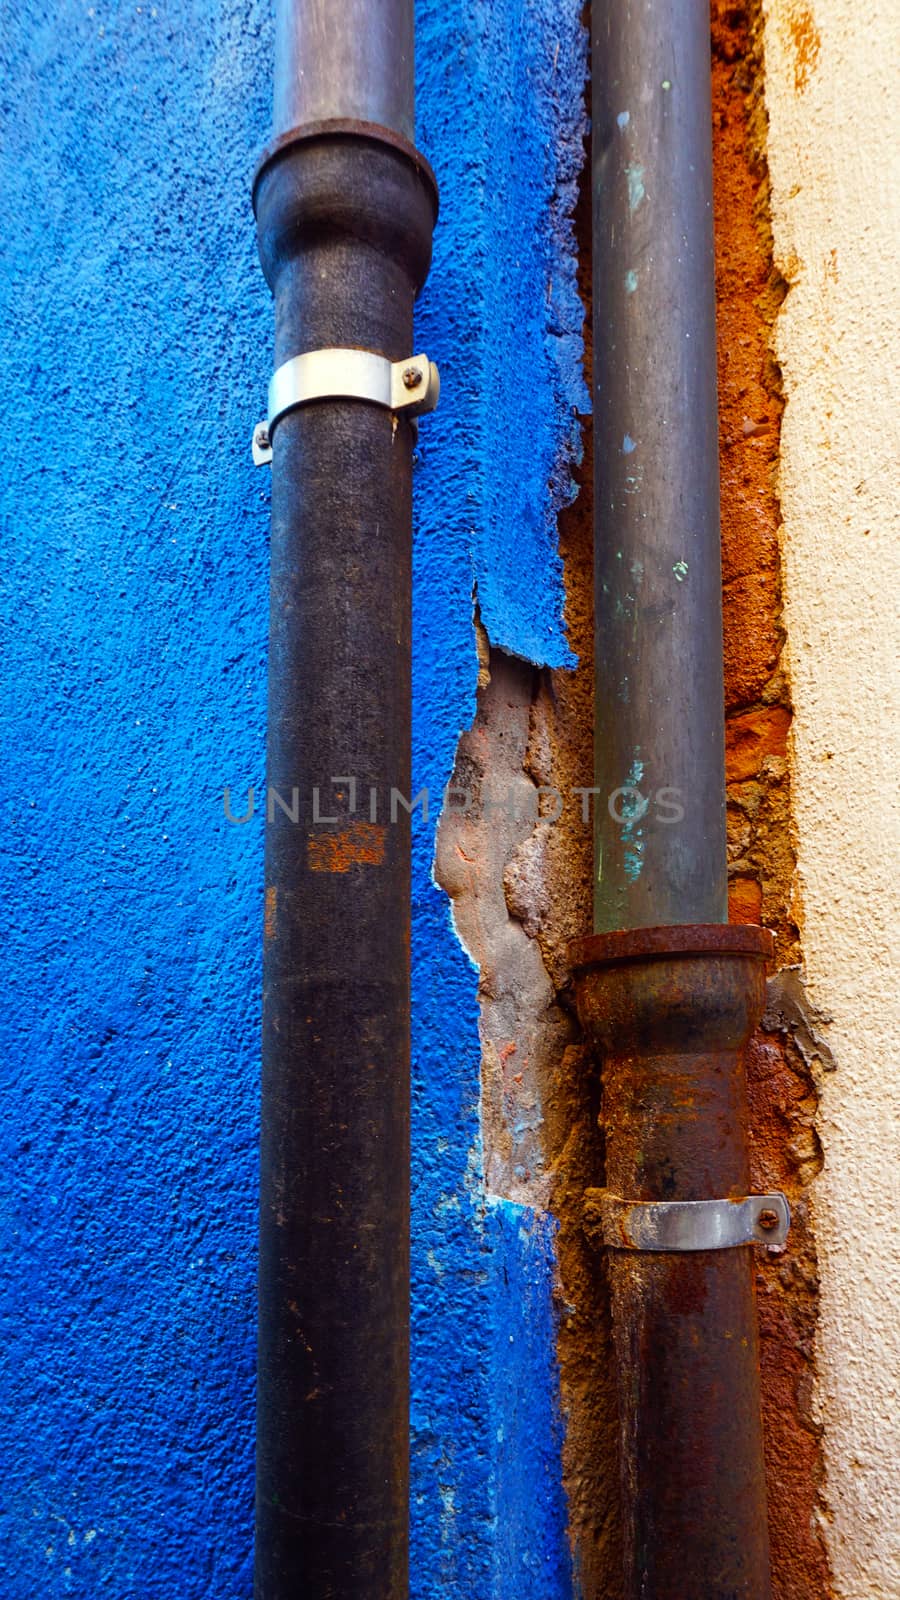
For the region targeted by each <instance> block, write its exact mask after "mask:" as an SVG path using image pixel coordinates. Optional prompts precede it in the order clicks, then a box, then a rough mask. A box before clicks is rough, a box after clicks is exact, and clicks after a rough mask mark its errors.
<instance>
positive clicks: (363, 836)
mask: <svg viewBox="0 0 900 1600" xmlns="http://www.w3.org/2000/svg"><path fill="white" fill-rule="evenodd" d="M384 849H385V830H384V828H383V827H381V826H380V825H378V824H376V823H372V822H353V823H351V824H350V826H349V828H339V829H335V831H334V833H311V834H310V835H309V837H308V839H307V841H306V864H307V866H308V867H309V870H310V872H349V871H350V868H351V867H380V866H381V864H382V862H383V861H384Z"/></svg>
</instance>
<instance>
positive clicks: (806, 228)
mask: <svg viewBox="0 0 900 1600" xmlns="http://www.w3.org/2000/svg"><path fill="white" fill-rule="evenodd" d="M764 19H765V32H764V42H765V58H766V98H767V110H768V119H769V141H768V162H769V170H770V175H771V183H772V222H773V231H774V241H775V258H776V264H777V266H778V267H779V268H780V270H781V272H782V273H783V274H784V277H785V278H786V280H787V282H788V284H789V286H790V287H789V291H788V294H787V297H786V299H785V302H784V305H783V308H782V310H781V312H780V314H779V317H778V320H777V324H776V331H775V343H776V355H777V359H778V361H779V364H780V367H781V371H782V374H783V380H784V393H785V399H786V407H785V412H784V419H783V427H782V452H781V467H780V496H781V506H782V514H783V523H784V525H783V581H784V602H785V610H784V620H785V624H786V630H787V638H788V652H789V668H790V677H791V684H792V693H793V705H794V721H793V727H792V735H791V741H790V757H791V764H792V775H793V804H794V818H795V825H796V845H797V858H798V870H797V878H796V911H797V920H798V922H799V924H800V928H801V935H802V951H803V976H804V982H805V987H806V991H807V993H808V995H809V996H810V998H811V1001H812V1003H813V1005H814V1006H815V1008H816V1011H817V1013H818V1015H819V1016H820V1017H827V1018H829V1019H830V1020H829V1021H828V1023H827V1024H823V1026H822V1036H823V1038H824V1040H825V1042H826V1044H827V1049H828V1051H829V1052H830V1056H831V1058H832V1061H833V1066H834V1070H833V1071H827V1070H826V1067H827V1066H828V1065H829V1062H828V1061H827V1060H826V1059H825V1057H824V1053H823V1059H822V1061H821V1064H820V1067H819V1072H820V1091H821V1103H820V1112H819V1134H820V1137H821V1141H822V1146H823V1150H824V1165H823V1168H822V1171H821V1174H820V1176H819V1177H818V1178H817V1179H816V1181H815V1183H814V1185H813V1188H812V1194H813V1201H814V1208H815V1214H816V1228H817V1243H818V1252H819V1266H820V1273H821V1317H820V1323H819V1333H818V1352H817V1356H818V1375H819V1376H818V1394H817V1406H818V1413H819V1417H820V1420H821V1423H822V1425H823V1427H824V1446H825V1460H826V1486H825V1497H826V1510H825V1512H824V1514H823V1515H824V1521H825V1530H826V1537H827V1542H828V1546H829V1552H830V1557H831V1563H832V1568H833V1574H834V1586H835V1592H836V1593H837V1594H838V1595H839V1596H841V1597H842V1600H889V1597H890V1600H896V1596H897V1595H898V1594H900V1480H898V1475H897V1470H896V1463H897V1459H898V1456H900V1420H898V1419H900V1411H898V1404H897V1376H898V1372H900V1317H898V1296H900V1224H898V1201H900V1176H898V1174H900V1148H898V1144H900V1137H898V1127H900V1083H898V1075H897V1072H896V1065H895V1059H894V1057H895V1053H896V1040H897V1037H898V1030H900V986H898V983H897V967H896V961H895V959H894V954H893V939H892V936H893V932H894V929H893V922H892V916H893V912H894V908H895V896H894V893H893V887H894V883H895V881H896V869H895V862H896V858H897V854H898V845H900V828H898V818H897V809H896V802H895V793H896V760H897V725H898V724H897V709H898V687H900V684H898V672H897V666H896V663H897V660H898V644H900V641H898V637H897V631H898V630H897V605H896V597H897V594H898V592H900V539H898V533H900V528H898V512H897V498H896V463H897V459H898V455H900V448H898V447H900V428H898V406H897V402H898V383H897V376H896V373H897V367H898V360H900V305H898V297H897V287H896V286H897V275H896V255H897V241H898V238H900V199H898V196H900V170H898V168H900V161H898V150H900V100H898V96H897V85H896V63H897V59H898V55H900V11H898V9H897V7H896V5H895V4H894V0H873V3H872V4H870V5H868V6H866V7H860V6H858V5H856V4H854V3H853V0H816V3H815V5H814V7H813V8H812V9H810V7H809V6H808V5H806V4H803V3H798V0H767V3H766V4H765V5H764ZM891 263H894V265H893V266H892V265H891Z"/></svg>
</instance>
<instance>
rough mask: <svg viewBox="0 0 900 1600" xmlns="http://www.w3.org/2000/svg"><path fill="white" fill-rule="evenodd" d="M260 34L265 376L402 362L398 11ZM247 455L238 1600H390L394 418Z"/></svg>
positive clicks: (425, 258) (405, 1000)
mask: <svg viewBox="0 0 900 1600" xmlns="http://www.w3.org/2000/svg"><path fill="white" fill-rule="evenodd" d="M363 9H364V10H365V15H363ZM326 11H327V17H326V15H325V13H326ZM338 13H341V15H342V16H343V18H344V22H346V21H347V20H348V18H350V14H351V13H354V14H357V13H358V15H356V21H357V23H358V27H357V29H356V35H355V39H354V47H353V50H352V51H350V52H349V53H345V52H344V50H343V43H342V41H344V30H343V26H342V24H341V20H340V18H339V16H338ZM351 20H352V18H351ZM376 23H377V25H376ZM278 40H279V63H278V71H277V75H276V76H277V80H278V91H277V96H276V128H275V134H276V137H275V139H274V141H273V143H272V145H271V146H270V147H269V149H268V150H267V151H266V152H265V154H264V156H263V159H262V161H261V163H260V167H259V169H258V173H257V178H256V183H255V186H254V206H255V211H256V218H257V228H258V240H259V252H260V258H261V261H262V265H263V270H264V272H265V275H266V278H267V281H268V283H269V285H270V288H271V290H272V294H273V297H274V302H275V362H274V364H275V366H276V367H278V366H280V365H281V364H282V363H284V362H287V361H288V360H290V359H291V358H293V357H295V356H299V355H302V354H304V353H305V352H307V351H314V350H331V349H339V350H340V349H348V348H349V349H352V350H362V351H369V352H374V353H375V354H376V355H377V356H381V357H386V358H387V359H388V360H389V361H391V362H399V361H403V360H406V359H407V358H408V357H410V356H411V355H412V354H413V301H414V298H415V294H416V291H417V290H418V288H419V287H420V285H421V284H422V282H423V281H424V278H425V275H426V273H427V270H428V265H429V260H430V253H431V235H432V229H433V225H434V220H435V214H436V191H435V187H434V181H433V178H432V177H431V174H430V171H429V169H428V167H427V164H426V163H425V162H424V161H422V159H421V158H420V157H419V156H418V155H417V153H416V151H415V149H414V148H413V146H412V145H411V144H410V143H409V138H408V134H409V131H410V130H411V128H412V124H413V105H412V73H411V60H409V59H407V60H406V61H405V64H404V63H401V64H400V66H399V67H397V71H394V67H395V66H396V65H397V64H396V62H393V61H392V58H391V57H390V50H391V48H392V44H393V42H394V41H395V40H396V41H397V42H398V43H399V44H402V45H403V48H404V49H406V51H407V54H408V55H411V47H412V0H381V3H380V4H379V5H377V6H375V7H373V8H369V7H368V6H367V7H365V8H361V7H360V6H359V5H350V4H348V5H347V6H346V7H335V6H332V5H329V6H328V7H324V6H322V5H320V4H317V3H314V0H297V3H294V4H284V5H282V6H281V7H280V12H279V28H278ZM367 74H368V76H367ZM367 85H368V91H367ZM385 117H388V118H391V119H392V120H391V121H390V122H389V123H388V124H387V125H383V124H382V123H381V120H380V119H382V118H385ZM271 446H272V452H273V454H272V539H271V596H270V646H269V717H268V747H267V782H268V786H269V796H270V804H269V808H268V814H267V826H266V939H265V945H264V957H263V984H264V996H263V1075H262V1107H261V1120H262V1140H261V1170H260V1267H259V1350H258V1400H257V1478H256V1552H255V1575H254V1583H255V1588H254V1592H255V1595H256V1597H257V1600H299V1597H300V1596H301V1595H302V1596H303V1600H326V1597H328V1600H351V1597H352V1600H359V1597H360V1596H361V1595H365V1596H366V1597H367V1600H405V1597H406V1594H407V1580H408V1526H407V1525H408V1494H409V1483H408V1453H409V1445H408V1437H409V1415H408V1413H409V1400H408V1387H409V1377H408V1366H409V927H410V877H409V820H408V816H407V813H406V811H405V810H404V809H403V807H398V808H397V810H396V815H395V819H394V820H393V821H392V820H391V815H390V804H389V797H390V792H391V789H392V788H396V789H397V790H399V791H400V793H401V794H402V795H403V796H405V797H408V796H409V788H410V589H411V576H410V547H411V501H412V450H413V424H412V423H411V421H410V420H409V419H408V418H407V417H406V416H404V415H397V414H395V413H393V412H391V411H389V410H387V409H384V408H383V406H381V405H378V404H375V403H373V402H372V401H370V400H366V399H336V398H326V399H319V400H316V401H315V402H314V403H311V404H304V405H303V406H302V407H300V408H299V409H293V410H289V411H288V412H287V413H286V414H285V415H283V416H281V417H280V418H279V420H277V423H275V424H274V425H273V428H272V437H271ZM373 790H374V791H375V796H376V798H375V802H374V808H373V801H372V791H373ZM273 791H275V792H276V793H277V796H278V799H277V800H273V799H272V798H271V797H272V794H273Z"/></svg>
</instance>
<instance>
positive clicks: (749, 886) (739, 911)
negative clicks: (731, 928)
mask: <svg viewBox="0 0 900 1600" xmlns="http://www.w3.org/2000/svg"><path fill="white" fill-rule="evenodd" d="M761 915H762V889H761V888H760V886H759V884H758V883H757V881H756V879H755V878H732V879H731V881H730V883H729V885H728V921H729V922H752V923H758V922H759V919H760V917H761Z"/></svg>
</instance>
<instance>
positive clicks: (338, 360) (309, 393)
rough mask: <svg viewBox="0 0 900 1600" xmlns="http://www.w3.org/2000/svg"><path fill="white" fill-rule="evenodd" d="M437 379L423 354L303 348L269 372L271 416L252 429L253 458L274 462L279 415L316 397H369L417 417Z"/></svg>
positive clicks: (430, 400) (431, 402)
mask: <svg viewBox="0 0 900 1600" xmlns="http://www.w3.org/2000/svg"><path fill="white" fill-rule="evenodd" d="M440 391H441V380H440V374H439V373H438V369H437V367H436V366H435V364H434V362H433V361H429V359H428V357H427V356H424V355H420V356H409V357H407V359H406V360H405V361H388V359H387V357H386V356H379V355H376V354H375V353H374V351H372V350H341V349H334V350H307V351H305V352H304V354H303V355H300V356H292V357H291V359H290V360H289V361H285V362H283V363H282V365H281V366H280V367H278V368H277V370H276V371H275V372H274V373H273V375H272V379H271V382H270V384H269V414H268V417H267V419H266V420H265V422H258V423H257V424H256V427H255V428H254V430H253V460H254V461H255V462H256V465H257V466H258V467H259V466H265V465H266V464H267V463H269V462H270V461H271V460H272V434H273V432H274V429H275V424H276V422H278V420H279V418H281V417H283V416H284V415H285V413H286V412H288V411H296V409H297V408H298V406H306V405H309V404H311V402H313V401H315V400H368V401H369V403H370V404H371V405H376V406H383V407H384V408H385V410H387V411H393V412H396V413H398V414H400V413H402V414H404V415H405V416H408V417H418V416H421V415H422V414H423V412H426V411H433V410H434V408H435V406H436V405H437V403H438V397H439V395H440Z"/></svg>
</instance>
